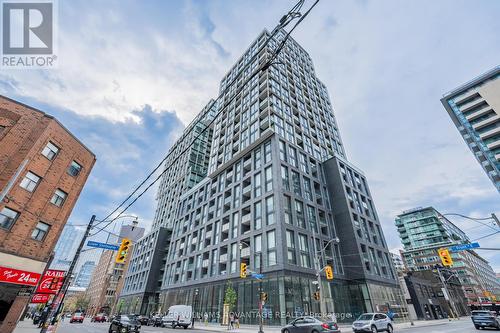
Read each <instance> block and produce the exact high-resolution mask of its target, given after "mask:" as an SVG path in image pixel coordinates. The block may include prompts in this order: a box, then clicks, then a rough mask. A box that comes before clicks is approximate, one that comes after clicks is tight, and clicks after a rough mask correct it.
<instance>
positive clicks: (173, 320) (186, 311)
mask: <svg viewBox="0 0 500 333" xmlns="http://www.w3.org/2000/svg"><path fill="white" fill-rule="evenodd" d="M192 318H193V308H192V307H191V305H172V306H171V307H170V308H168V312H167V314H166V315H165V316H163V318H162V319H161V321H162V325H163V327H167V326H170V327H172V328H176V327H177V326H182V327H184V328H188V327H189V325H191V319H192Z"/></svg>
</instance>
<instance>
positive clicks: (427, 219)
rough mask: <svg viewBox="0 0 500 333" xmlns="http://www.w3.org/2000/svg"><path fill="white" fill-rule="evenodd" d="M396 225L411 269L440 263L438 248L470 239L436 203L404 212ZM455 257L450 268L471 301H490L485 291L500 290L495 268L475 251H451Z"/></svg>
mask: <svg viewBox="0 0 500 333" xmlns="http://www.w3.org/2000/svg"><path fill="white" fill-rule="evenodd" d="M396 226H397V228H398V232H399V237H400V238H401V241H402V243H403V247H404V251H403V252H402V255H403V261H404V263H405V266H406V267H407V268H408V269H409V270H414V271H421V270H429V269H433V267H434V266H435V265H439V264H441V260H440V258H439V256H438V254H437V250H438V249H439V248H442V247H449V246H452V245H457V244H466V243H470V241H469V238H468V237H467V236H466V235H465V233H464V232H463V231H462V230H460V229H459V228H458V227H457V226H456V225H454V224H453V223H452V222H451V221H450V220H448V219H447V218H446V217H444V216H443V215H442V214H440V213H439V212H438V211H437V210H435V209H434V208H433V207H426V208H421V207H419V208H415V209H411V210H408V211H405V212H403V213H402V214H400V215H398V217H397V218H396ZM452 259H453V262H454V264H453V266H452V267H451V270H452V271H454V272H456V274H457V276H458V277H459V279H460V282H461V284H462V286H463V289H464V294H465V296H466V297H467V299H468V301H469V303H470V304H478V302H483V303H488V302H489V299H488V297H487V296H485V292H490V293H492V294H498V293H499V292H500V285H499V284H498V282H497V281H496V279H495V273H494V271H493V269H492V268H491V267H490V265H489V264H488V262H487V261H486V260H485V259H483V258H482V257H481V256H479V255H478V254H477V253H476V252H475V251H473V250H467V251H460V252H452ZM498 296H500V295H498Z"/></svg>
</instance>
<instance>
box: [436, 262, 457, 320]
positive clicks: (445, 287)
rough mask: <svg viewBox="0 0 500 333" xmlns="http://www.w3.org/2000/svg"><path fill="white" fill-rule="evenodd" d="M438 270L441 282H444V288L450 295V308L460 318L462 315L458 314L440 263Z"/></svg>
mask: <svg viewBox="0 0 500 333" xmlns="http://www.w3.org/2000/svg"><path fill="white" fill-rule="evenodd" d="M437 271H438V275H439V279H440V280H441V283H442V284H443V289H444V291H445V292H446V294H447V295H448V302H449V303H450V309H451V310H452V313H453V312H454V313H455V314H454V317H455V318H456V319H457V320H459V319H460V318H459V317H460V316H459V314H458V311H457V308H456V307H455V302H454V301H453V300H452V297H451V293H450V292H449V291H448V286H447V285H446V280H445V279H444V276H443V274H442V273H441V270H440V268H439V265H438V266H437Z"/></svg>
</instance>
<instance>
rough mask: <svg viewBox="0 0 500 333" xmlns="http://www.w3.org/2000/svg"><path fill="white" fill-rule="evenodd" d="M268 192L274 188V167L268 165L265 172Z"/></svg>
mask: <svg viewBox="0 0 500 333" xmlns="http://www.w3.org/2000/svg"><path fill="white" fill-rule="evenodd" d="M264 177H265V187H266V192H269V191H272V190H273V170H272V167H267V168H266V170H265V173H264Z"/></svg>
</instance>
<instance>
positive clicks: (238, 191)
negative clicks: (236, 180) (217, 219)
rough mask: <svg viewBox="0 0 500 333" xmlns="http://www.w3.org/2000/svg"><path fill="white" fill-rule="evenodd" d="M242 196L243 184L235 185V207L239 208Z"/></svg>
mask: <svg viewBox="0 0 500 333" xmlns="http://www.w3.org/2000/svg"><path fill="white" fill-rule="evenodd" d="M240 198H241V186H240V185H236V186H235V187H234V197H233V205H234V206H233V207H234V208H238V207H239V206H240Z"/></svg>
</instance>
